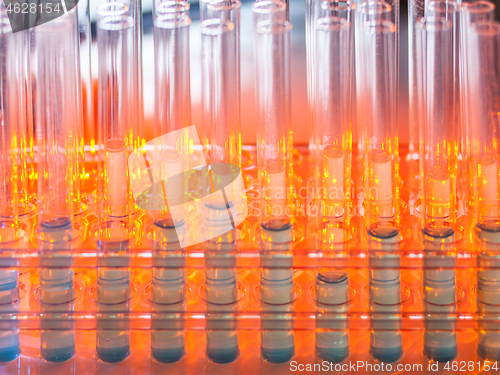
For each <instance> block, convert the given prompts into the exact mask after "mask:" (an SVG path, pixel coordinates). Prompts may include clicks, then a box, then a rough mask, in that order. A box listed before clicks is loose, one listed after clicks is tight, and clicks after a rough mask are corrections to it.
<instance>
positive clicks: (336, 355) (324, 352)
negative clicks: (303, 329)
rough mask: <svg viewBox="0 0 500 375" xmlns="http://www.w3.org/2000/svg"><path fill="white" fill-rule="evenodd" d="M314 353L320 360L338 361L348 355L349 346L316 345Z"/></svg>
mask: <svg viewBox="0 0 500 375" xmlns="http://www.w3.org/2000/svg"><path fill="white" fill-rule="evenodd" d="M316 355H317V356H318V358H319V359H321V360H322V361H328V362H333V363H340V362H342V361H344V360H345V359H346V358H347V357H348V356H349V346H345V347H342V348H321V347H316Z"/></svg>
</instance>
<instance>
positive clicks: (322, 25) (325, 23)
mask: <svg viewBox="0 0 500 375" xmlns="http://www.w3.org/2000/svg"><path fill="white" fill-rule="evenodd" d="M350 24H351V23H350V22H349V21H348V20H347V19H345V18H343V17H336V16H326V17H320V18H318V19H317V20H316V22H315V23H314V28H315V29H316V30H317V31H325V32H328V31H342V30H345V31H347V30H349V26H350Z"/></svg>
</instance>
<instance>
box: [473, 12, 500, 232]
mask: <svg viewBox="0 0 500 375" xmlns="http://www.w3.org/2000/svg"><path fill="white" fill-rule="evenodd" d="M467 33H468V42H467V46H468V51H467V54H468V57H469V59H468V60H469V63H468V69H469V70H468V72H467V73H468V84H469V89H470V90H469V92H468V94H467V95H468V98H467V99H468V100H469V103H468V113H469V126H468V133H469V134H468V135H469V145H468V158H469V172H470V176H469V178H470V180H471V181H472V195H473V197H474V199H473V203H474V211H475V222H476V225H481V226H483V227H485V228H488V227H491V228H492V230H493V229H494V230H499V228H498V219H499V216H500V190H499V177H498V172H499V164H498V163H499V157H500V154H499V150H498V141H499V133H498V132H499V130H498V127H499V123H500V118H499V113H500V101H499V100H500V99H499V98H500V85H499V83H498V82H499V78H500V70H499V68H498V54H499V53H500V30H499V27H498V24H497V23H495V22H494V21H478V22H476V23H473V24H472V26H470V27H469V29H468V30H467Z"/></svg>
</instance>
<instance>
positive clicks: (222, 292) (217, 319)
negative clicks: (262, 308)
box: [205, 268, 238, 363]
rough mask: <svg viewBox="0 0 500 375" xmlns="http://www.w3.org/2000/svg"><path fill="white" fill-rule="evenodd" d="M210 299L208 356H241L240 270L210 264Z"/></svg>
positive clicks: (207, 289)
mask: <svg viewBox="0 0 500 375" xmlns="http://www.w3.org/2000/svg"><path fill="white" fill-rule="evenodd" d="M205 293H206V300H207V356H208V357H209V358H210V359H211V360H212V361H213V362H215V363H229V362H232V361H234V360H235V359H236V358H237V356H238V333H237V332H236V317H235V316H234V314H233V312H234V310H235V308H236V302H237V299H238V289H237V287H236V270H235V269H234V268H209V269H207V275H206V278H205Z"/></svg>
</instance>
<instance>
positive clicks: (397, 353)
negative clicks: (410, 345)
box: [368, 227, 403, 362]
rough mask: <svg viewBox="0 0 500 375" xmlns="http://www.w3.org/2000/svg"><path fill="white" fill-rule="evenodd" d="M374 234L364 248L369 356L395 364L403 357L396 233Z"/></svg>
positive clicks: (387, 230)
mask: <svg viewBox="0 0 500 375" xmlns="http://www.w3.org/2000/svg"><path fill="white" fill-rule="evenodd" d="M382 229H383V230H382ZM376 232H377V233H376V234H373V233H369V244H368V246H369V251H370V270H369V282H370V283H369V293H370V311H371V313H372V317H371V321H370V353H371V355H372V356H373V357H374V358H375V359H377V360H379V361H382V362H395V361H397V360H398V359H399V358H400V357H401V355H402V353H403V344H402V342H403V339H402V333H401V305H400V304H401V302H402V300H401V271H400V265H401V260H400V255H399V248H400V241H399V232H398V230H397V229H396V228H394V227H385V228H383V227H379V228H377V231H376Z"/></svg>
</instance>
